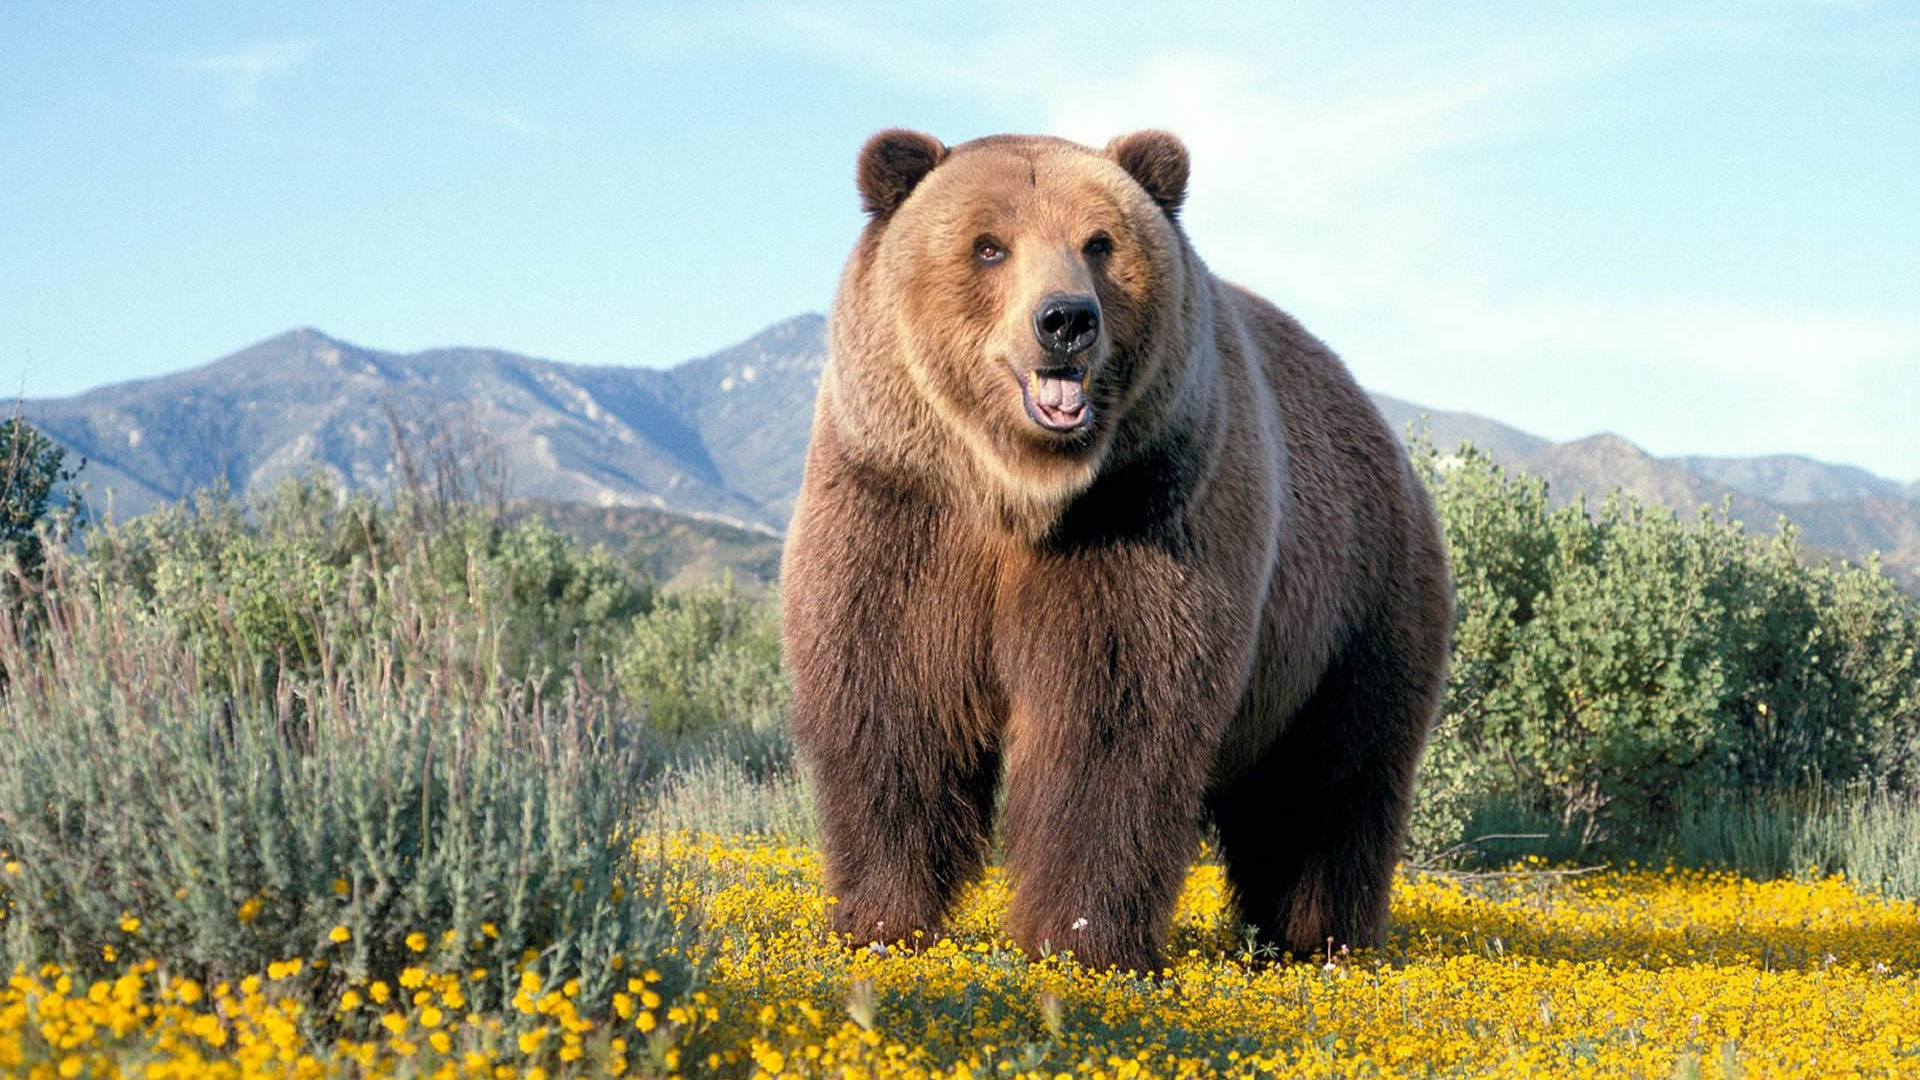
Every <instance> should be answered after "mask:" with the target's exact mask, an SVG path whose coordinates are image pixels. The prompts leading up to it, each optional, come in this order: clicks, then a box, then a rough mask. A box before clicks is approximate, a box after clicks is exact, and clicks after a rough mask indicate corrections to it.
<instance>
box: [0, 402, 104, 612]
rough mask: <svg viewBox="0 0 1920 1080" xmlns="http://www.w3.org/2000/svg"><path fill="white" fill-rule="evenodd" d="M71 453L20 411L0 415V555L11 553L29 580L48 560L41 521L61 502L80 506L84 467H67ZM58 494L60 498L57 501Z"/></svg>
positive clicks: (4, 556)
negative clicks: (77, 484)
mask: <svg viewBox="0 0 1920 1080" xmlns="http://www.w3.org/2000/svg"><path fill="white" fill-rule="evenodd" d="M66 460H67V452H66V450H64V449H62V448H61V447H59V446H57V445H55V444H54V442H53V440H52V439H49V438H47V437H46V436H45V435H42V434H41V433H40V432H39V431H37V430H36V429H35V428H34V427H33V425H32V424H29V423H27V422H26V420H25V419H24V418H22V417H20V416H18V415H15V416H12V417H9V418H7V419H6V420H0V559H5V558H6V557H8V556H11V557H12V563H13V566H14V568H15V572H16V573H17V574H19V575H20V577H21V578H23V579H31V578H32V577H34V576H35V575H37V574H38V573H39V572H40V568H41V567H42V566H43V565H45V563H46V557H47V556H46V550H45V548H44V547H43V546H42V543H43V541H42V538H41V530H40V526H41V525H42V524H43V523H45V522H47V521H48V520H49V512H50V511H52V510H58V509H59V508H60V507H61V506H62V505H64V506H66V507H67V508H69V509H75V510H77V509H78V507H79V502H80V497H79V494H78V493H77V492H75V491H73V489H72V488H70V487H69V488H67V489H66V490H65V491H61V490H59V489H60V488H61V487H62V486H63V485H68V484H71V483H72V482H73V478H74V477H75V476H77V475H79V473H80V470H81V469H84V468H86V462H85V461H84V460H83V461H82V462H81V463H80V465H79V467H78V468H73V469H69V468H67V467H66ZM56 495H57V496H58V499H57V500H56Z"/></svg>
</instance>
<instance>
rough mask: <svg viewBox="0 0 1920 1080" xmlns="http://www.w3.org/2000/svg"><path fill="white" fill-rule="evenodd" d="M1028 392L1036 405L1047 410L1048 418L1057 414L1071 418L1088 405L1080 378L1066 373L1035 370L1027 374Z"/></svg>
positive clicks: (1062, 417)
mask: <svg viewBox="0 0 1920 1080" xmlns="http://www.w3.org/2000/svg"><path fill="white" fill-rule="evenodd" d="M1027 393H1028V396H1030V397H1031V398H1032V399H1033V403H1034V404H1035V405H1037V406H1039V407H1041V408H1042V409H1044V410H1046V412H1047V413H1048V414H1049V416H1048V419H1054V418H1056V416H1057V417H1058V418H1060V419H1071V418H1074V417H1077V416H1079V414H1080V412H1081V410H1083V409H1085V408H1086V406H1087V399H1086V397H1085V396H1084V395H1083V394H1082V393H1081V391H1080V380H1079V379H1078V378H1069V377H1067V376H1065V375H1049V374H1047V373H1045V372H1041V371H1035V372H1033V373H1031V374H1029V375H1028V376H1027Z"/></svg>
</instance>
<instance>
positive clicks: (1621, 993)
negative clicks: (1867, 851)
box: [0, 836, 1920, 1078]
mask: <svg viewBox="0 0 1920 1080" xmlns="http://www.w3.org/2000/svg"><path fill="white" fill-rule="evenodd" d="M642 846H645V847H649V849H650V855H651V856H652V857H653V858H652V859H651V862H652V864H653V865H656V866H659V865H665V866H672V867H677V868H678V872H676V873H671V874H667V875H665V876H662V877H661V878H659V879H658V880H656V881H653V882H651V883H649V884H643V885H642V888H650V889H652V890H654V891H655V895H656V896H658V895H659V894H661V893H662V892H664V894H665V898H666V899H667V901H668V902H669V904H670V906H671V907H672V909H673V910H674V911H675V913H676V914H677V915H678V916H680V917H681V918H682V919H683V920H687V921H688V923H689V925H692V924H693V923H695V922H697V924H698V926H699V930H698V932H697V933H696V934H695V935H694V936H693V937H692V938H691V939H690V940H692V941H693V942H694V944H693V945H692V946H690V948H689V951H690V953H691V954H692V955H690V956H684V957H656V958H646V959H644V960H641V959H636V960H634V961H632V962H625V961H623V966H624V967H625V970H623V971H622V972H621V975H622V977H623V979H624V986H625V989H624V990H623V991H622V992H619V993H616V994H614V995H613V997H612V999H611V1002H610V1004H609V1006H608V1007H607V1008H606V1009H605V1010H604V1013H605V1015H585V1014H584V1013H583V1010H582V1009H581V1008H579V1007H577V1000H578V997H577V995H578V988H577V986H575V985H574V984H572V983H567V984H563V985H560V986H547V985H542V984H541V983H540V980H539V979H538V978H537V977H534V976H533V975H532V973H531V972H530V971H529V972H522V973H514V972H489V971H486V970H484V969H478V968H472V967H464V966H461V965H459V964H457V963H455V962H454V960H453V959H452V958H450V957H449V956H448V955H445V954H444V953H442V952H441V951H439V950H438V948H437V946H436V943H435V942H434V940H433V938H432V933H433V928H430V927H424V928H421V930H420V931H419V932H417V933H416V934H414V935H411V936H410V938H409V940H407V941H406V942H404V943H396V944H397V945H400V946H401V947H403V948H405V949H406V950H408V954H409V955H412V956H416V957H417V958H418V959H417V964H414V965H412V966H408V967H406V968H404V969H403V970H402V971H401V972H400V974H399V976H398V977H397V978H395V979H393V980H392V981H391V982H387V981H368V980H365V979H361V980H336V981H329V980H328V979H327V978H325V977H324V973H325V971H326V969H327V964H328V957H327V956H326V955H325V953H326V951H327V947H326V946H320V947H316V948H314V949H311V950H308V951H309V952H310V953H312V955H306V956H299V957H295V956H289V957H288V959H287V960H286V961H284V962H282V963H279V964H275V965H272V966H271V967H270V968H269V969H268V970H266V971H262V972H259V973H257V974H255V975H253V976H251V977H247V978H244V979H242V980H240V981H239V982H237V983H234V984H221V985H215V986H201V985H199V984H197V983H193V982H189V981H186V980H183V979H180V978H177V977H172V976H170V975H169V973H168V967H167V963H166V959H165V958H164V957H141V956H140V953H139V948H140V946H139V942H140V935H139V929H140V926H139V916H138V913H129V915H128V917H127V919H126V920H125V922H124V923H123V925H122V931H123V934H122V937H121V939H120V940H118V941H115V942H103V943H101V944H102V948H103V949H105V950H107V951H108V954H109V955H113V956H115V957H116V960H117V962H118V963H119V965H120V966H119V967H118V968H117V969H116V970H117V972H118V973H117V974H109V975H106V976H102V977H99V978H97V979H94V980H85V979H79V978H75V977H73V976H69V975H66V974H63V973H61V972H60V971H58V970H55V969H44V970H40V971H20V972H16V973H14V975H13V977H12V980H11V981H10V982H9V983H8V984H7V986H6V987H5V989H4V990H3V991H0V1073H4V1074H5V1075H8V1076H29V1077H41V1076H45V1077H55V1076H59V1077H72V1076H88V1075H92V1076H108V1075H131V1076H152V1077H166V1076H235V1077H240V1076H283V1075H297V1076H371V1075H393V1076H475V1077H510V1076H528V1077H534V1076H561V1075H583V1076H584V1075H609V1074H613V1075H619V1074H626V1075H642V1076H652V1075H686V1076H698V1075H719V1076H740V1077H748V1076H761V1075H766V1076H780V1075H788V1076H872V1077H888V1076H899V1077H921V1076H953V1077H961V1076H965V1077H987V1076H1035V1077H1056V1076H1061V1075H1066V1076H1104V1077H1132V1076H1140V1077H1146V1076H1195V1077H1199V1076H1289V1077H1291V1076H1329V1077H1347V1076H1356V1077H1360V1076H1364V1077H1399V1076H1408V1077H1415V1076H1417V1077H1427V1076H1541V1077H1545V1076H1593V1077H1611V1076H1620V1077H1637V1076H1644V1077H1673V1076H1703V1077H1721V1076H1725V1077H1735V1076H1738V1077H1752V1078H1758V1077H1772V1076H1809V1075H1818V1076H1906V1075H1916V1076H1920V905H1916V904H1914V903H1912V902H1894V901H1887V900H1882V899H1878V898H1876V897H1873V896H1871V895H1867V894H1864V893H1862V892H1859V891H1856V890H1855V889H1854V888H1853V887H1852V886H1850V885H1849V884H1848V883H1847V882H1845V881H1844V880H1841V879H1837V878H1827V879H1819V880H1804V881H1778V882H1766V883H1756V882H1752V881H1747V880H1743V879H1740V878H1737V877H1733V876H1724V875H1713V874H1705V873H1700V872H1695V871H1674V870H1652V869H1634V868H1629V869H1626V870H1617V871H1604V872H1595V873H1591V874H1552V873H1545V872H1541V871H1539V870H1537V869H1535V868H1522V870H1521V871H1519V872H1516V873H1513V874H1509V875H1495V876H1482V877H1475V878H1471V879H1456V878H1445V877H1437V876H1428V875H1419V876H1412V877H1409V878H1407V879H1405V880H1403V881H1402V883H1401V885H1400V887H1399V889H1398V891H1397V893H1396V895H1395V900H1394V924H1393V930H1392V938H1391V940H1390V941H1389V943H1388V944H1387V945H1386V946H1385V947H1383V948H1381V949H1379V950H1376V951H1369V952H1362V953H1357V954H1351V955H1346V954H1338V955H1333V956H1322V957H1314V958H1310V959H1307V960H1298V961H1296V960H1281V961H1276V960H1274V959H1273V958H1271V957H1266V956H1261V955H1258V954H1257V952H1256V953H1255V954H1254V955H1249V948H1248V945H1249V943H1248V942H1246V941H1245V940H1243V939H1241V938H1240V937H1239V936H1238V935H1237V934H1236V933H1235V929H1234V927H1233V926H1232V925H1231V924H1230V923H1229V922H1227V921H1226V919H1225V917H1224V915H1223V896H1222V893H1221V877H1220V873H1219V871H1218V869H1217V868H1216V867H1213V866H1211V865H1208V864H1207V863H1206V862H1205V861H1204V860H1203V861H1202V863H1201V864H1200V865H1198V866H1196V867H1195V869H1194V871H1193V873H1192V876H1191V878H1190V880H1189V882H1188V887H1187V891H1186V894H1185V896H1184V898H1183V900H1182V906H1181V912H1180V915H1179V918H1178V920H1177V929H1176V933H1175V941H1174V944H1173V948H1172V949H1171V950H1170V953H1171V962H1170V966H1168V967H1167V968H1166V969H1165V970H1163V971H1160V972H1156V973H1152V974H1150V975H1147V976H1139V975H1133V974H1116V973H1111V972H1089V971H1085V970H1081V969H1079V968H1077V967H1076V966H1075V965H1074V963H1073V962H1072V960H1071V958H1067V957H1051V958H1043V959H1037V960H1036V959H1030V958H1028V957H1026V956H1024V955H1022V954H1021V953H1019V952H1018V951H1016V950H1014V949H1013V948H1012V947H1011V946H1010V945H1009V944H1007V943H1006V942H1005V941H1004V940H1003V939H1002V938H1001V937H1000V936H999V933H998V927H999V926H1000V925H1001V918H1000V917H1001V914H1002V912H1003V910H1004V906H1005V903H1006V889H1005V885H1004V882H1003V881H1001V880H1000V879H999V878H998V877H994V878H990V879H989V880H988V881H987V882H986V883H985V884H983V885H982V886H980V887H979V888H976V889H975V890H973V891H972V892H971V893H970V894H969V895H968V897H967V898H966V900H965V901H964V903H963V904H962V907H961V910H960V911H959V912H958V914H957V916H956V919H955V921H954V925H953V927H952V932H951V936H950V937H949V938H947V939H944V940H941V941H938V942H923V943H920V944H921V946H922V947H921V948H920V949H918V950H917V951H916V950H911V949H902V948H895V949H892V950H888V951H886V952H884V953H883V952H880V951H871V950H861V951H849V950H847V949H844V948H843V947H841V946H839V945H837V944H834V943H831V942H829V941H828V940H827V938H826V936H825V932H824V930H823V927H824V925H825V901H824V900H823V898H822V896H821V892H820V874H819V864H818V859H817V856H816V855H815V853H814V852H813V851H812V850H811V849H809V848H806V847H800V846H789V845H784V844H781V843H779V842H775V841H768V840H761V839H747V838H713V837H705V838H694V837H688V836H677V837H673V838H668V839H660V838H653V839H649V840H647V841H643V845H642ZM668 961H672V962H673V963H674V964H677V965H679V966H680V967H681V968H682V969H683V970H684V968H685V966H686V965H687V964H688V963H691V964H692V965H693V968H694V970H696V971H697V972H698V973H699V976H700V978H699V979H697V980H696V981H695V982H694V983H693V984H692V985H690V986H687V987H684V988H682V987H678V986H675V985H674V984H675V982H676V980H675V979H674V978H673V977H671V976H669V977H667V978H665V979H663V978H662V976H661V975H660V974H659V973H658V972H657V971H656V970H654V969H653V965H654V964H655V963H658V966H659V967H661V968H668V967H669V966H670V965H669V963H668ZM489 979H507V980H510V983H509V985H512V986H513V987H514V993H513V994H512V997H511V1004H510V1006H509V1007H507V1008H505V1009H501V1010H498V1011H494V1012H479V1011H473V1010H472V1009H471V1006H470V1001H469V998H470V997H471V996H474V995H473V994H472V989H473V985H474V983H475V982H476V981H482V982H483V981H485V980H489ZM321 987H325V988H326V989H325V992H324V995H323V996H321V997H320V998H319V999H318V1000H316V999H315V998H314V993H315V991H316V988H321Z"/></svg>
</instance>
